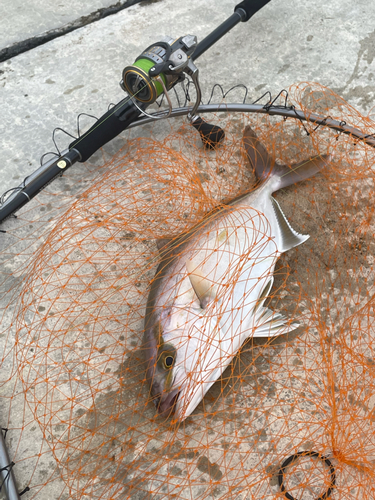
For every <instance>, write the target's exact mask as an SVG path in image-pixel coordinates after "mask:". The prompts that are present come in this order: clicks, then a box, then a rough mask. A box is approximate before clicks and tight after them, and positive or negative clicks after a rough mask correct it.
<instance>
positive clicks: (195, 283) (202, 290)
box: [186, 260, 216, 309]
mask: <svg viewBox="0 0 375 500" xmlns="http://www.w3.org/2000/svg"><path fill="white" fill-rule="evenodd" d="M186 270H187V272H188V274H189V280H190V283H191V286H192V287H193V289H194V292H195V294H196V295H197V297H198V299H199V301H200V303H201V307H202V309H205V307H206V306H207V303H208V302H209V301H210V300H212V299H214V298H215V295H216V293H215V291H214V284H213V283H212V281H210V280H208V279H207V278H206V277H204V276H203V274H202V269H201V268H200V267H199V266H196V265H195V264H194V263H193V262H192V261H191V260H187V261H186Z"/></svg>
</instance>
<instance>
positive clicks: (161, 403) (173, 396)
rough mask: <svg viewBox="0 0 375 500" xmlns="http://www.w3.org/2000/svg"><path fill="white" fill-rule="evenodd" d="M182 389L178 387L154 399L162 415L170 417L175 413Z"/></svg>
mask: <svg viewBox="0 0 375 500" xmlns="http://www.w3.org/2000/svg"><path fill="white" fill-rule="evenodd" d="M180 392H181V391H180V390H179V389H176V390H174V391H171V392H169V393H166V394H162V395H161V396H160V397H158V398H156V399H155V400H154V403H155V406H156V409H157V410H158V413H159V415H160V416H161V417H170V416H172V415H173V414H174V413H175V408H176V404H177V400H178V398H179V395H180Z"/></svg>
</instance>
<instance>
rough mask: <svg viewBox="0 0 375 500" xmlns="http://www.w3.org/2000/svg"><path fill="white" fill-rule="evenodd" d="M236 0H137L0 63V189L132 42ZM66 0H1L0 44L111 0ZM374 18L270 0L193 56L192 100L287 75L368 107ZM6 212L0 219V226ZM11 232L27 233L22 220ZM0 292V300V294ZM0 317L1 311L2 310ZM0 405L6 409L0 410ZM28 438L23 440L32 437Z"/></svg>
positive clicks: (267, 86)
mask: <svg viewBox="0 0 375 500" xmlns="http://www.w3.org/2000/svg"><path fill="white" fill-rule="evenodd" d="M123 3H124V2H123ZM236 3H237V1H235V0H206V1H205V2H204V6H203V4H202V2H201V1H200V0H190V1H189V2H180V3H176V2H175V1H172V0H151V1H147V0H146V1H143V2H140V3H138V4H136V5H133V6H130V7H128V8H126V9H124V10H121V11H119V12H118V13H116V14H113V15H110V16H108V17H105V18H103V19H101V20H99V21H97V22H93V23H89V24H87V25H85V26H83V27H81V28H79V29H76V30H74V31H71V32H69V33H67V34H65V35H63V36H59V37H58V38H55V39H53V40H52V41H49V42H48V43H45V44H43V45H40V46H37V47H35V48H33V49H31V50H28V51H25V52H23V53H21V54H19V55H18V56H14V57H11V58H9V59H7V60H5V61H4V62H2V63H0V95H1V97H2V99H1V101H2V112H1V119H0V190H1V191H2V192H3V191H6V190H7V189H9V188H11V187H14V186H15V185H18V184H19V183H20V182H21V181H22V179H23V178H24V177H25V176H27V175H29V174H30V173H31V172H33V171H34V170H35V169H36V168H37V167H38V166H39V158H40V156H41V155H42V154H43V153H45V152H47V151H50V150H51V149H53V143H52V139H51V136H52V131H53V129H54V128H55V127H62V128H64V129H66V130H67V131H72V132H73V133H74V131H75V127H76V116H77V114H78V113H80V112H87V113H89V114H94V115H96V116H100V115H101V114H103V113H104V112H105V111H106V109H107V106H108V104H109V103H110V102H117V101H119V100H121V99H122V97H123V92H122V90H121V89H120V87H119V85H118V82H119V80H120V79H121V73H122V69H123V67H124V66H125V65H127V64H130V63H132V62H133V61H134V59H135V57H136V56H137V55H138V54H139V53H140V52H141V51H142V49H143V48H146V47H147V46H148V45H150V44H151V43H152V42H153V41H157V40H158V39H159V38H160V36H163V35H165V34H168V35H171V36H174V37H177V36H179V35H182V34H195V35H197V36H198V40H202V39H203V38H204V37H205V36H206V35H207V34H208V33H209V32H210V31H211V30H213V29H214V28H215V27H216V26H217V25H219V24H220V23H221V22H222V21H224V20H225V19H226V18H227V17H228V16H229V15H230V14H231V13H232V12H233V8H234V6H235V5H236ZM76 4H77V2H76V3H75V4H74V6H73V4H72V3H71V2H64V4H61V5H59V3H56V2H55V1H52V0H44V1H43V2H42V3H39V2H37V1H35V2H28V3H27V5H26V6H25V4H24V2H21V1H19V0H16V1H12V2H11V1H10V0H4V1H3V3H2V5H1V7H0V19H1V21H0V23H1V27H2V29H1V30H0V31H1V33H2V38H1V40H0V50H1V49H6V48H7V47H12V46H14V45H17V44H21V45H22V43H21V42H23V41H24V40H25V39H29V38H33V37H36V38H38V37H41V35H43V33H45V32H50V31H53V30H55V29H61V28H62V27H64V26H65V25H67V24H68V23H71V24H74V22H75V21H76V20H77V19H79V18H82V16H90V14H91V13H93V12H96V11H97V10H98V9H100V8H103V7H108V6H110V1H106V0H95V1H94V0H86V1H85V2H78V4H79V6H78V7H77V5H76ZM374 19H375V3H374V2H368V0H357V1H356V2H351V1H349V0H332V1H330V2H326V1H323V0H315V1H314V2H303V1H301V0H299V1H298V2H296V1H294V0H271V2H270V3H269V4H268V5H266V6H265V7H264V8H263V9H262V10H261V11H260V12H259V13H257V14H256V16H255V17H254V18H253V19H252V20H250V21H249V22H248V23H246V24H245V23H242V24H240V25H238V26H237V27H236V28H235V29H233V30H232V32H231V33H229V34H227V35H226V36H225V37H224V38H223V39H222V40H220V41H219V42H218V43H217V44H216V45H215V46H214V47H213V48H212V49H211V50H210V51H208V52H207V53H205V54H204V55H202V57H201V58H199V59H198V60H197V62H196V64H197V66H198V67H199V69H200V75H201V86H202V88H203V100H204V101H205V100H207V98H208V96H209V94H210V91H211V88H212V86H213V85H214V84H215V83H220V84H221V85H222V86H223V87H224V88H225V89H227V88H230V87H231V86H233V85H235V84H238V83H242V84H245V85H246V86H247V87H248V89H249V93H250V98H249V100H250V101H251V100H255V99H256V98H257V97H259V96H260V95H262V94H263V93H264V92H266V91H270V92H271V93H272V94H273V95H276V94H278V92H279V91H280V90H282V89H283V88H286V87H288V86H289V85H291V84H293V83H296V82H301V81H316V82H319V83H321V84H323V85H325V86H327V87H330V88H332V89H333V90H334V91H335V92H337V93H338V94H339V95H341V96H342V97H343V98H344V99H346V100H347V101H348V102H349V103H350V104H352V105H353V106H355V107H356V108H357V109H358V110H359V111H361V112H362V113H364V114H367V113H368V112H369V111H370V109H371V108H372V107H373V106H374V104H375V29H374ZM343 119H345V117H343ZM137 133H142V132H141V131H139V132H137ZM58 141H59V144H60V146H61V148H64V147H66V146H67V144H68V143H69V139H65V138H64V136H63V135H59V139H58ZM114 148H115V146H114ZM73 168H75V167H73ZM77 168H79V166H78V167H77ZM14 224H15V221H7V222H6V223H5V224H3V226H2V229H5V230H6V229H7V228H10V227H12V228H14V227H15V226H14ZM19 236H20V237H21V238H22V237H25V238H26V237H27V228H26V227H25V228H22V230H21V231H20V233H19ZM1 237H2V235H1V234H0V238H1ZM18 265H19V262H17V261H14V262H8V263H7V270H8V271H11V272H12V271H15V270H16V268H17V266H18ZM3 300H4V303H3V307H5V306H6V305H7V302H6V300H7V298H6V297H5V298H4V299H3ZM6 318H8V320H9V321H10V315H9V316H6ZM6 318H5V320H4V324H3V325H2V326H4V328H7V326H8V325H7V324H6ZM4 390H5V391H6V389H4ZM5 395H7V394H5ZM21 407H22V408H23V406H22V405H21V404H20V406H19V408H18V410H17V408H14V409H13V411H14V412H17V411H21V410H20V409H21ZM0 417H1V418H2V419H3V421H4V420H6V419H7V418H8V416H7V412H6V411H5V410H4V411H3V412H0ZM2 425H4V424H2ZM38 439H39V440H40V439H41V438H40V436H39V438H38ZM38 439H36V440H35V441H36V442H38V444H40V441H38ZM28 446H29V448H30V447H31V448H32V446H33V442H32V440H30V443H28ZM46 467H48V464H47V465H46ZM53 484H54V486H53V488H55V490H53V493H52V494H51V492H44V490H42V492H41V493H40V495H39V496H38V499H39V500H43V499H45V498H52V497H55V498H57V497H58V492H59V491H60V490H59V488H60V487H61V485H60V483H59V482H58V481H56V482H54V483H53ZM51 495H52V496H51ZM25 498H27V497H25Z"/></svg>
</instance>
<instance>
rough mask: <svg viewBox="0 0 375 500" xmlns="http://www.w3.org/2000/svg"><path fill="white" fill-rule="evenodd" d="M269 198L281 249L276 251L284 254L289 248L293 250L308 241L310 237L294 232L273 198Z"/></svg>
mask: <svg viewBox="0 0 375 500" xmlns="http://www.w3.org/2000/svg"><path fill="white" fill-rule="evenodd" d="M270 198H271V201H272V206H273V209H274V212H275V215H276V220H277V224H278V227H279V231H280V236H281V248H278V251H279V252H286V251H287V250H289V249H290V248H294V247H296V246H298V245H300V244H301V243H303V242H304V241H306V240H308V239H309V238H310V235H308V234H299V233H297V231H295V230H294V229H293V228H292V226H291V225H290V224H289V222H288V220H287V218H286V217H285V215H284V214H283V211H282V210H281V207H280V205H279V204H278V202H277V201H276V200H275V198H273V197H272V196H271V197H270Z"/></svg>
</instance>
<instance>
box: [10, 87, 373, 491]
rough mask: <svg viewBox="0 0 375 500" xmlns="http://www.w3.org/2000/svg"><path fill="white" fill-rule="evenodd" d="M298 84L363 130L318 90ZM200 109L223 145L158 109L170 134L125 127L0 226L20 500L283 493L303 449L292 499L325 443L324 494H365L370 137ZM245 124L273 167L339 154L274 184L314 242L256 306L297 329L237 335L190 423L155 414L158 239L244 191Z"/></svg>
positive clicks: (285, 264) (316, 477)
mask: <svg viewBox="0 0 375 500" xmlns="http://www.w3.org/2000/svg"><path fill="white" fill-rule="evenodd" d="M290 98H291V100H292V102H293V104H294V105H295V106H296V108H297V109H302V110H304V111H306V110H309V111H311V112H313V113H318V114H321V115H324V116H330V117H332V118H335V119H338V120H345V121H346V123H347V124H350V125H352V126H355V127H357V128H360V129H361V130H364V131H366V133H368V134H373V133H374V132H375V123H374V122H373V121H372V120H371V119H370V118H369V117H364V116H362V115H361V114H360V113H358V112H357V111H356V110H355V109H354V108H353V107H351V106H349V105H348V104H347V103H346V102H345V101H343V100H342V99H341V98H340V97H338V96H337V95H335V94H334V93H333V92H332V91H330V90H328V89H325V88H323V87H320V86H318V85H316V84H309V85H308V84H304V85H302V84H301V85H296V86H294V87H293V88H292V89H291V90H290ZM207 120H208V121H210V122H211V123H217V124H218V125H220V126H222V127H223V128H225V131H226V139H225V141H224V143H223V144H222V145H221V146H220V147H219V148H218V149H217V150H216V151H207V150H205V149H204V148H203V147H202V144H201V142H200V138H199V135H198V134H197V133H196V131H195V130H193V129H192V128H191V127H190V126H189V125H187V124H186V122H182V121H177V120H176V121H169V122H165V129H164V136H163V137H164V138H161V137H160V136H159V135H158V134H159V132H158V130H160V125H159V124H158V127H159V128H157V129H156V128H153V127H150V126H147V127H146V128H145V134H147V135H148V137H145V138H138V139H128V140H125V141H124V143H125V145H124V147H123V148H122V149H121V151H120V152H118V153H117V154H116V155H115V156H114V157H112V158H111V159H110V161H106V163H105V165H104V166H99V167H98V166H96V165H94V164H89V165H87V166H85V167H77V168H75V167H74V168H73V169H72V170H71V171H69V172H68V173H67V175H66V177H63V178H62V179H61V180H58V181H56V182H55V183H53V184H52V185H50V186H49V187H48V188H47V190H45V191H44V192H43V193H41V194H40V195H39V196H38V198H37V199H34V200H33V201H32V202H31V203H29V204H28V205H26V207H24V209H23V210H22V211H21V212H20V214H19V216H18V218H17V219H16V220H12V221H10V222H8V223H7V233H6V234H5V235H2V241H3V243H2V250H1V261H2V273H3V274H2V278H1V293H2V306H3V309H1V311H0V314H1V316H0V317H1V325H2V332H1V337H0V339H1V348H2V351H1V361H2V368H1V371H0V379H1V395H2V410H1V413H0V415H1V422H0V424H1V426H2V427H4V428H5V427H7V428H8V429H9V430H8V435H7V437H6V441H7V445H8V449H9V454H10V457H11V459H12V460H13V461H14V462H15V466H14V469H13V471H14V473H15V476H16V480H17V483H18V485H19V490H21V489H23V488H24V487H25V486H27V485H28V486H29V487H30V491H29V492H28V493H27V494H25V498H27V499H31V498H38V500H40V499H42V500H43V499H47V498H49V499H50V498H54V499H68V498H69V499H70V498H71V499H82V500H83V499H87V500H89V499H103V500H104V499H105V500H115V499H116V500H117V499H121V500H122V499H132V500H133V499H134V500H143V499H145V500H146V499H155V500H156V499H165V498H177V499H186V500H189V499H194V500H195V499H212V498H214V499H233V500H237V499H256V500H265V499H270V500H271V499H275V498H284V493H283V492H282V491H281V488H280V485H279V483H278V477H279V471H280V467H281V466H282V464H283V463H284V461H285V460H287V459H288V457H291V456H292V455H294V454H296V453H298V452H301V451H305V452H307V453H306V454H305V455H303V454H302V455H300V456H299V458H296V460H295V461H292V463H291V464H289V465H288V467H286V468H285V469H284V476H283V485H284V487H285V490H286V491H287V492H289V494H290V495H292V496H293V497H294V498H296V499H298V500H301V499H302V498H303V500H308V499H311V500H312V499H316V498H318V497H319V496H320V495H322V494H324V492H325V491H327V490H328V489H329V488H330V486H332V475H331V473H330V469H329V466H327V464H326V463H325V462H324V460H322V457H327V458H328V459H329V461H330V463H332V465H333V467H334V470H335V483H336V484H335V487H334V488H333V489H332V496H331V498H332V499H340V500H344V499H345V500H346V499H353V500H354V499H361V500H362V499H363V500H367V499H369V500H370V499H373V498H375V486H374V484H375V352H374V351H375V324H374V322H375V309H374V304H375V302H374V293H375V287H374V255H375V243H374V231H375V220H374V180H375V173H374V164H375V161H374V160H375V152H374V149H373V148H371V147H370V146H368V145H366V144H365V143H363V142H358V141H357V140H356V139H354V138H353V137H351V136H345V135H343V134H339V133H337V132H335V131H332V130H329V129H326V128H324V127H318V128H316V126H315V125H311V124H309V123H305V124H302V123H301V122H300V121H299V120H292V119H287V120H284V119H282V118H278V117H269V116H266V115H243V114H238V113H236V114H232V115H230V116H226V117H224V116H223V115H217V116H210V117H209V118H207ZM248 124H250V125H251V127H252V128H253V130H254V131H255V132H256V133H257V135H258V137H259V139H260V141H261V142H262V143H263V145H264V146H265V147H266V148H267V150H268V152H269V154H271V155H272V156H273V157H275V158H277V160H278V161H279V162H281V163H285V164H288V163H289V164H290V163H295V162H298V161H301V160H303V159H305V158H306V157H309V156H314V155H317V154H325V153H334V155H335V156H334V161H333V162H332V163H330V164H329V166H328V168H327V169H325V170H324V171H323V172H321V173H320V174H318V175H317V176H316V177H314V178H312V179H309V180H307V181H305V182H302V183H299V184H296V185H294V186H291V187H289V188H286V189H285V190H283V191H279V192H278V193H277V194H276V198H277V200H278V202H279V203H280V205H281V206H282V209H283V211H284V213H285V214H286V215H287V217H288V219H289V220H290V222H291V224H292V226H293V227H294V228H295V229H296V230H297V231H298V232H300V233H303V234H310V235H311V237H310V239H309V240H308V241H307V242H306V243H304V244H303V245H301V246H299V247H298V248H295V249H292V250H290V251H288V252H287V253H285V254H283V255H282V256H281V258H280V259H279V261H278V263H277V265H276V271H275V283H274V285H273V288H272V289H271V291H270V292H269V298H268V307H270V308H271V309H273V310H275V311H278V312H282V313H283V314H285V315H286V316H288V318H290V319H291V320H293V319H298V321H299V322H300V323H301V324H302V326H301V327H300V328H299V329H298V330H296V331H295V332H292V333H290V334H286V335H282V336H280V337H277V338H275V339H269V338H263V339H259V338H258V339H249V340H248V341H247V342H246V343H245V344H244V345H243V346H242V348H241V349H240V352H239V353H238V354H237V355H236V356H235V357H234V358H233V361H232V362H231V364H230V365H229V366H228V368H227V369H226V370H225V372H224V374H223V375H222V376H221V377H220V378H219V379H218V381H217V382H216V383H215V384H214V385H213V386H212V387H211V389H210V390H209V392H208V393H207V394H206V396H205V397H204V399H203V401H202V402H201V403H200V404H199V405H198V407H197V408H196V409H195V411H194V412H193V414H192V415H191V416H190V417H188V418H187V419H186V420H185V421H183V422H178V421H176V419H173V417H172V418H169V419H166V418H161V417H160V416H159V415H158V414H157V412H156V410H155V406H154V404H153V402H152V400H151V396H150V390H149V386H148V384H147V383H146V380H145V361H144V357H143V352H142V342H143V340H142V338H143V319H144V314H145V305H146V301H147V296H148V291H149V286H150V283H151V282H152V280H153V279H154V275H155V271H156V268H157V264H158V261H159V253H158V248H157V245H156V240H157V239H161V238H173V237H176V236H178V235H179V234H181V233H182V232H184V231H187V230H188V229H189V228H191V227H192V226H194V225H195V224H197V223H198V222H199V221H200V220H201V219H202V217H203V216H204V214H206V213H207V212H209V211H210V210H212V209H213V208H214V207H216V206H217V205H219V204H222V205H225V203H226V202H228V201H229V200H231V199H233V198H234V197H235V196H237V195H238V194H240V193H244V192H246V191H249V190H251V189H252V187H253V186H254V177H253V175H252V173H251V172H250V171H249V170H248V167H247V164H246V160H245V155H244V151H243V148H242V142H241V140H242V131H243V129H244V127H245V126H246V125H248ZM166 129H167V132H168V133H167V136H166V137H165V130H166ZM306 132H308V134H307V133H306ZM138 133H139V134H140V135H142V134H143V131H140V130H138ZM103 154H104V153H103ZM83 169H85V170H83ZM309 452H317V453H318V454H319V456H320V458H319V457H313V456H310V455H309V454H308V453H309Z"/></svg>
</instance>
